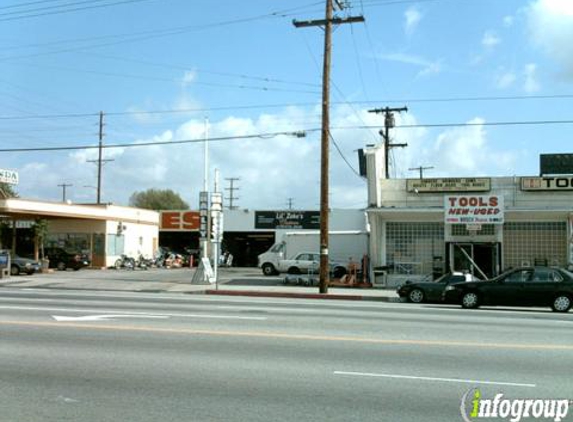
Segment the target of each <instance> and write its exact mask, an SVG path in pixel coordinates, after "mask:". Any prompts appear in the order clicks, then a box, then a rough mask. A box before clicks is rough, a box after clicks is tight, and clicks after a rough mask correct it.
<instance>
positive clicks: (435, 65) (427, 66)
mask: <svg viewBox="0 0 573 422" xmlns="http://www.w3.org/2000/svg"><path fill="white" fill-rule="evenodd" d="M380 58H381V59H382V60H389V61H393V62H398V63H403V64H409V65H413V66H417V67H421V68H422V70H420V71H419V72H418V75H417V77H423V76H429V75H437V74H439V73H441V72H442V70H443V66H442V63H441V61H440V60H436V61H430V60H427V59H425V58H423V57H421V56H416V55H412V54H404V53H391V54H383V55H381V56H380Z"/></svg>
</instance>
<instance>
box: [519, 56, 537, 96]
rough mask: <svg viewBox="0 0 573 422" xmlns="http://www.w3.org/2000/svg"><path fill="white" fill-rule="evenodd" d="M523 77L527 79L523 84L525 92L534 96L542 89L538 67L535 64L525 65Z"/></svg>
mask: <svg viewBox="0 0 573 422" xmlns="http://www.w3.org/2000/svg"><path fill="white" fill-rule="evenodd" d="M523 76H524V78H525V81H524V83H523V89H524V90H525V92H527V93H528V94H533V93H534V92H538V91H539V90H540V89H541V87H540V85H539V82H538V81H537V65H536V64H535V63H529V64H527V65H525V69H524V70H523Z"/></svg>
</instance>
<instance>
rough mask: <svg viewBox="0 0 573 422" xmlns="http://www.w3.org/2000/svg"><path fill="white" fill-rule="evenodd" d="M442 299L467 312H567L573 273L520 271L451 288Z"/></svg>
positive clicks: (541, 269) (549, 269)
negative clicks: (527, 309) (513, 309)
mask: <svg viewBox="0 0 573 422" xmlns="http://www.w3.org/2000/svg"><path fill="white" fill-rule="evenodd" d="M443 299H444V301H445V302H447V303H455V304H460V305H461V306H462V307H464V308H477V307H479V306H482V305H494V306H495V305H502V306H550V307H551V308H552V309H553V310H554V311H556V312H567V311H568V310H569V309H570V308H571V305H572V303H573V273H571V272H569V271H567V270H565V269H562V268H553V267H520V268H516V269H512V270H509V271H507V272H505V273H503V274H501V275H499V276H498V277H495V278H493V279H491V280H486V281H477V282H469V283H457V284H450V285H449V286H447V287H446V288H445V289H444V294H443Z"/></svg>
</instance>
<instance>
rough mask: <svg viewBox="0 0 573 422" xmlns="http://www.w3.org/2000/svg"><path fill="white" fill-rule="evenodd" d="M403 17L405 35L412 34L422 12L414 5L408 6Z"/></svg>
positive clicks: (420, 18)
mask: <svg viewBox="0 0 573 422" xmlns="http://www.w3.org/2000/svg"><path fill="white" fill-rule="evenodd" d="M404 19H405V22H404V31H405V32H406V35H412V34H413V33H414V31H415V30H416V28H417V27H418V24H419V23H420V21H421V20H422V13H421V12H420V11H419V10H418V8H417V7H416V6H410V7H409V8H408V9H407V10H406V12H404Z"/></svg>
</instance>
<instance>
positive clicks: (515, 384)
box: [334, 371, 537, 388]
mask: <svg viewBox="0 0 573 422" xmlns="http://www.w3.org/2000/svg"><path fill="white" fill-rule="evenodd" d="M334 375H348V376H355V377H377V378H398V379H408V380H417V381H439V382H457V383H464V384H488V385H505V386H511V387H528V388H535V387H536V386H537V385H536V384H524V383H518V382H499V381H484V380H471V379H458V378H438V377H417V376H410V375H395V374H376V373H371V372H346V371H334Z"/></svg>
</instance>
